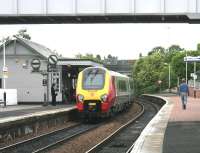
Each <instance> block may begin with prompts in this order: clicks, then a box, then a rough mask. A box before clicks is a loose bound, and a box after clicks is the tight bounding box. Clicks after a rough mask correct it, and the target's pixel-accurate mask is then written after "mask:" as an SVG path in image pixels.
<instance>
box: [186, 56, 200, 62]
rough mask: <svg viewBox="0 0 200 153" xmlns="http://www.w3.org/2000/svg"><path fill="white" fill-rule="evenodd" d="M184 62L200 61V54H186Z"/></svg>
mask: <svg viewBox="0 0 200 153" xmlns="http://www.w3.org/2000/svg"><path fill="white" fill-rule="evenodd" d="M184 62H200V56H186V57H184Z"/></svg>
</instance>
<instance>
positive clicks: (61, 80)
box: [0, 37, 103, 104]
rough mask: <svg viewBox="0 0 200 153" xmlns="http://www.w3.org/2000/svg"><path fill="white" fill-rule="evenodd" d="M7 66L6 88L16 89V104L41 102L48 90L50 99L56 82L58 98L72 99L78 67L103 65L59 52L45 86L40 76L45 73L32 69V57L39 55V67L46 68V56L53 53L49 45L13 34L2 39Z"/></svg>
mask: <svg viewBox="0 0 200 153" xmlns="http://www.w3.org/2000/svg"><path fill="white" fill-rule="evenodd" d="M5 52H6V54H5V56H6V67H7V68H8V72H7V78H6V83H5V85H6V89H17V101H18V104H20V103H26V104H33V103H42V102H44V94H45V93H46V94H47V93H48V97H49V100H51V95H50V87H51V84H52V83H53V82H54V83H56V90H57V93H58V96H57V101H58V102H71V101H74V100H75V99H74V96H73V95H74V94H75V93H74V92H75V86H76V79H77V76H78V73H79V71H81V70H82V69H83V68H85V67H88V66H103V65H102V64H100V63H97V62H94V61H92V60H87V59H85V60H82V59H69V58H62V57H61V56H58V63H57V67H56V70H54V71H53V72H49V73H48V74H49V75H48V76H49V77H48V78H49V79H48V81H47V84H48V86H49V88H48V92H47V86H44V84H43V80H44V79H46V75H42V74H41V73H37V72H32V67H31V61H32V60H33V59H39V60H40V62H41V66H40V70H41V71H42V72H44V73H45V72H46V71H47V65H48V60H47V59H48V57H49V56H50V55H55V52H53V51H52V50H50V49H49V48H47V47H45V46H43V45H41V44H38V43H35V42H33V41H30V40H27V39H23V38H19V37H16V38H15V39H13V40H9V41H7V42H6V43H5ZM2 69H3V45H1V46H0V88H3V72H2Z"/></svg>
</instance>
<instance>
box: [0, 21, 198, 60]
mask: <svg viewBox="0 0 200 153" xmlns="http://www.w3.org/2000/svg"><path fill="white" fill-rule="evenodd" d="M22 28H26V29H27V32H28V33H29V34H30V35H31V37H32V41H35V42H37V43H40V44H42V45H45V46H46V47H48V48H50V49H52V50H56V51H57V52H58V53H60V54H62V55H63V56H64V57H72V58H73V57H74V56H75V55H76V54H78V53H81V54H85V53H92V54H95V55H96V54H100V55H101V56H107V55H108V54H111V55H113V56H118V58H119V59H137V58H138V57H139V53H142V55H146V54H147V53H148V52H149V51H150V50H151V49H152V48H153V47H156V46H163V47H168V46H170V45H171V44H178V45H180V46H181V47H183V48H185V49H189V50H195V49H196V45H197V43H200V25H198V24H194V25H192V24H58V25H0V38H1V37H3V36H8V35H13V34H16V33H17V32H18V30H19V29H22Z"/></svg>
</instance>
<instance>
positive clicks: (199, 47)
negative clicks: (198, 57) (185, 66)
mask: <svg viewBox="0 0 200 153" xmlns="http://www.w3.org/2000/svg"><path fill="white" fill-rule="evenodd" d="M197 50H198V51H200V43H198V44H197Z"/></svg>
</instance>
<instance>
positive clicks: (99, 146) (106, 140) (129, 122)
mask: <svg viewBox="0 0 200 153" xmlns="http://www.w3.org/2000/svg"><path fill="white" fill-rule="evenodd" d="M137 104H139V105H140V106H141V107H142V111H141V112H140V113H139V114H137V116H135V117H134V118H133V119H131V120H130V121H128V122H127V123H126V124H124V125H122V126H121V127H120V128H118V129H117V130H116V131H115V132H113V133H112V134H111V135H109V136H108V137H106V138H105V139H103V140H102V141H101V142H99V143H98V144H97V145H95V146H94V147H92V148H91V149H90V150H88V151H86V153H96V152H97V151H98V150H99V148H101V147H102V146H103V145H105V144H106V143H108V142H109V141H110V140H111V139H112V138H113V137H114V136H115V135H117V134H118V133H119V132H120V131H121V130H123V129H124V128H126V127H127V126H128V125H130V124H131V123H133V122H134V121H136V120H137V119H138V118H139V117H140V116H142V115H143V113H144V105H143V104H140V103H137Z"/></svg>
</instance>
